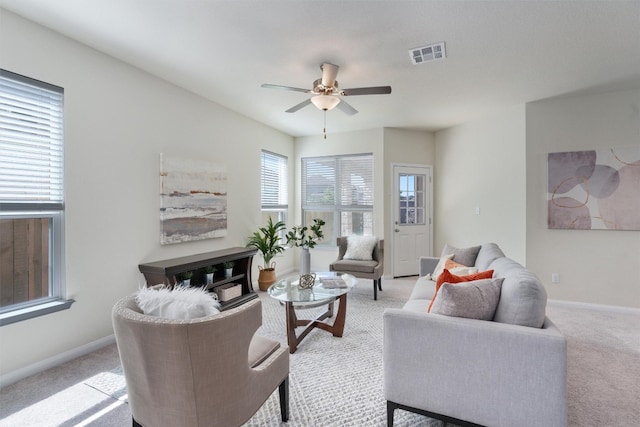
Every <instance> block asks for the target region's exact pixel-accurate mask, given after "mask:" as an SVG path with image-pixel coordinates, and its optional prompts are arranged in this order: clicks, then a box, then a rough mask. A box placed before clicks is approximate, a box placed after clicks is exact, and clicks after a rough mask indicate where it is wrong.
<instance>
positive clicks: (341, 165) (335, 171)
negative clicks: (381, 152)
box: [302, 154, 373, 208]
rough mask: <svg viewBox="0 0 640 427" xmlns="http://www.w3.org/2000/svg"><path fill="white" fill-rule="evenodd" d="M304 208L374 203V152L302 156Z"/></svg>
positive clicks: (359, 205) (371, 204)
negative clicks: (372, 153)
mask: <svg viewBox="0 0 640 427" xmlns="http://www.w3.org/2000/svg"><path fill="white" fill-rule="evenodd" d="M302 203H303V208H310V207H312V206H315V207H320V206H327V207H330V206H336V205H337V206H341V207H372V206H373V155H371V154H359V155H348V156H331V157H313V158H304V159H302Z"/></svg>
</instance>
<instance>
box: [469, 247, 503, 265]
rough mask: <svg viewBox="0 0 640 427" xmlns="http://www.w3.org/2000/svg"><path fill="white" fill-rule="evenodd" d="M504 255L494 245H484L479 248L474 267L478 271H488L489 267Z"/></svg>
mask: <svg viewBox="0 0 640 427" xmlns="http://www.w3.org/2000/svg"><path fill="white" fill-rule="evenodd" d="M504 256H505V255H504V253H503V252H502V250H501V249H500V248H499V247H498V245H496V244H495V243H485V244H484V245H482V246H481V247H480V252H478V256H477V257H476V263H475V266H476V267H478V270H479V271H483V270H488V269H489V265H491V263H492V262H493V261H495V260H496V259H498V258H504Z"/></svg>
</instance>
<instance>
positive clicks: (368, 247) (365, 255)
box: [343, 236, 378, 261]
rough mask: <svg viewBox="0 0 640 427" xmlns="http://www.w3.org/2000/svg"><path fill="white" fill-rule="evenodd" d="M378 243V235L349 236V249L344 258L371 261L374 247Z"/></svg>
mask: <svg viewBox="0 0 640 427" xmlns="http://www.w3.org/2000/svg"><path fill="white" fill-rule="evenodd" d="M377 243H378V238H377V237H376V236H349V237H347V251H346V252H345V254H344V257H343V259H353V260H357V261H371V260H373V257H372V255H373V248H375V247H376V244H377Z"/></svg>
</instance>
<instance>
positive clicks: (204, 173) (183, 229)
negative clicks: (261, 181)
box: [160, 154, 227, 245]
mask: <svg viewBox="0 0 640 427" xmlns="http://www.w3.org/2000/svg"><path fill="white" fill-rule="evenodd" d="M226 234H227V173H226V170H225V168H224V166H221V165H216V164H214V163H211V162H207V161H203V160H194V159H180V158H175V157H170V156H166V155H163V154H160V244H162V245H166V244H172V243H181V242H188V241H193V240H202V239H211V238H215V237H222V236H226Z"/></svg>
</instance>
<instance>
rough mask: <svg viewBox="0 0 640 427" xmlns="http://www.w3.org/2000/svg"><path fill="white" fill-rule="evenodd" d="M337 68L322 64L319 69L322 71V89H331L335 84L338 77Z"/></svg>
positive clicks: (332, 65)
mask: <svg viewBox="0 0 640 427" xmlns="http://www.w3.org/2000/svg"><path fill="white" fill-rule="evenodd" d="M339 68H340V67H338V66H337V65H334V64H329V63H326V64H322V65H321V66H320V69H321V70H322V84H323V85H324V87H333V85H334V84H335V83H336V77H337V76H338V69H339Z"/></svg>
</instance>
